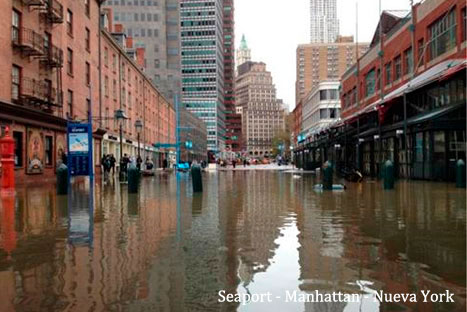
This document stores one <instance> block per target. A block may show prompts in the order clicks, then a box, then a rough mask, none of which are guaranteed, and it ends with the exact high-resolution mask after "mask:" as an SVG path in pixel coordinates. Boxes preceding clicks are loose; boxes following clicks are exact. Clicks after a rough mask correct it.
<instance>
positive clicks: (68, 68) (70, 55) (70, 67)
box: [66, 48, 73, 75]
mask: <svg viewBox="0 0 467 312" xmlns="http://www.w3.org/2000/svg"><path fill="white" fill-rule="evenodd" d="M66 62H67V63H66V72H67V73H68V74H69V75H73V50H71V49H70V48H68V50H67V60H66Z"/></svg>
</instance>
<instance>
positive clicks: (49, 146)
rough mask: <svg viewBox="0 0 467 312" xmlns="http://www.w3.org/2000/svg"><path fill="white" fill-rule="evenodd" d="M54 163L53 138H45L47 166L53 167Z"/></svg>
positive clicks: (47, 136)
mask: <svg viewBox="0 0 467 312" xmlns="http://www.w3.org/2000/svg"><path fill="white" fill-rule="evenodd" d="M52 163H53V137H51V136H49V135H46V136H45V165H46V166H52Z"/></svg>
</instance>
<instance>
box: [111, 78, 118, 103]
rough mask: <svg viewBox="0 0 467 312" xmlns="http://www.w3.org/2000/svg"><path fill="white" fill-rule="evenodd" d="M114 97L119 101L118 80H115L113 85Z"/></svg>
mask: <svg viewBox="0 0 467 312" xmlns="http://www.w3.org/2000/svg"><path fill="white" fill-rule="evenodd" d="M112 86H113V88H112V96H113V98H114V100H115V99H117V80H115V79H114V81H113V84H112Z"/></svg>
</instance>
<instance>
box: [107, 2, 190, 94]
mask: <svg viewBox="0 0 467 312" xmlns="http://www.w3.org/2000/svg"><path fill="white" fill-rule="evenodd" d="M105 7H109V8H112V10H113V23H114V24H116V23H118V24H122V25H123V28H124V30H125V34H126V35H127V37H132V38H133V41H134V43H135V44H134V45H135V47H141V46H142V47H144V48H145V51H146V52H145V53H146V60H145V73H146V75H147V76H148V77H149V78H150V79H152V80H153V82H154V83H155V84H156V86H157V87H158V89H159V90H160V91H161V92H162V94H163V95H164V96H165V97H166V98H167V99H168V100H169V101H171V102H172V101H173V96H174V94H177V93H180V89H181V82H180V80H181V73H180V38H179V33H180V26H179V25H180V17H179V1H177V0H134V1H128V0H126V1H125V0H107V1H106V2H105V3H104V8H105Z"/></svg>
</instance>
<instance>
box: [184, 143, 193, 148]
mask: <svg viewBox="0 0 467 312" xmlns="http://www.w3.org/2000/svg"><path fill="white" fill-rule="evenodd" d="M185 147H186V148H187V149H192V148H193V142H192V141H185Z"/></svg>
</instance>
